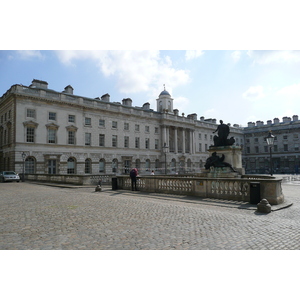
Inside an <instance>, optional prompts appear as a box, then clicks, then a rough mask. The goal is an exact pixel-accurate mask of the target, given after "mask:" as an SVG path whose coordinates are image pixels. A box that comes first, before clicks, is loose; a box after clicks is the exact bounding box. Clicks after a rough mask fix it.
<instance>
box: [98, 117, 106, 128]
mask: <svg viewBox="0 0 300 300" xmlns="http://www.w3.org/2000/svg"><path fill="white" fill-rule="evenodd" d="M99 126H101V127H105V120H102V119H100V120H99Z"/></svg>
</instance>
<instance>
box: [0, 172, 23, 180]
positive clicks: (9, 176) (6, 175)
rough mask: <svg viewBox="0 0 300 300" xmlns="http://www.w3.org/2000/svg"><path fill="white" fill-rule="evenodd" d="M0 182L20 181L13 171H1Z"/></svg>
mask: <svg viewBox="0 0 300 300" xmlns="http://www.w3.org/2000/svg"><path fill="white" fill-rule="evenodd" d="M0 181H2V182H6V181H16V182H19V181H20V176H19V174H17V173H16V172H14V171H2V172H0Z"/></svg>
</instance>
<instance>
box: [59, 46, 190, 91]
mask: <svg viewBox="0 0 300 300" xmlns="http://www.w3.org/2000/svg"><path fill="white" fill-rule="evenodd" d="M57 56H58V58H59V60H60V61H61V62H62V63H63V64H66V65H74V64H75V61H76V60H87V59H89V60H94V61H95V63H96V64H97V66H98V67H99V70H100V71H101V73H102V74H103V75H104V76H106V77H112V76H114V77H115V79H116V86H117V88H118V90H119V91H120V92H122V93H138V92H145V91H146V92H150V91H151V90H153V89H155V88H156V87H157V86H162V85H163V84H167V85H168V84H169V85H172V87H173V88H174V87H176V86H179V85H184V84H186V83H187V82H188V81H189V80H190V78H189V73H188V71H186V70H181V69H175V68H174V67H173V66H172V61H171V59H170V57H168V56H163V57H162V56H161V53H160V52H159V51H156V50H155V51H119V50H115V51H96V50H94V51H58V52H57Z"/></svg>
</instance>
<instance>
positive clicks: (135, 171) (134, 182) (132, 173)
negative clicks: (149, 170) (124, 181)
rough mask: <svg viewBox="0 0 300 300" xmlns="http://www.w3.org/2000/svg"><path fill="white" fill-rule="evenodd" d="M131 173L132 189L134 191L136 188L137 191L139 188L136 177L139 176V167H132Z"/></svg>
mask: <svg viewBox="0 0 300 300" xmlns="http://www.w3.org/2000/svg"><path fill="white" fill-rule="evenodd" d="M129 175H130V178H131V190H132V191H134V190H136V191H137V190H138V189H137V188H136V177H137V176H138V170H137V168H134V169H132V170H131V171H130V173H129Z"/></svg>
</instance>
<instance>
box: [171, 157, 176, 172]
mask: <svg viewBox="0 0 300 300" xmlns="http://www.w3.org/2000/svg"><path fill="white" fill-rule="evenodd" d="M171 171H172V172H174V173H176V159H175V158H173V159H172V160H171Z"/></svg>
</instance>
